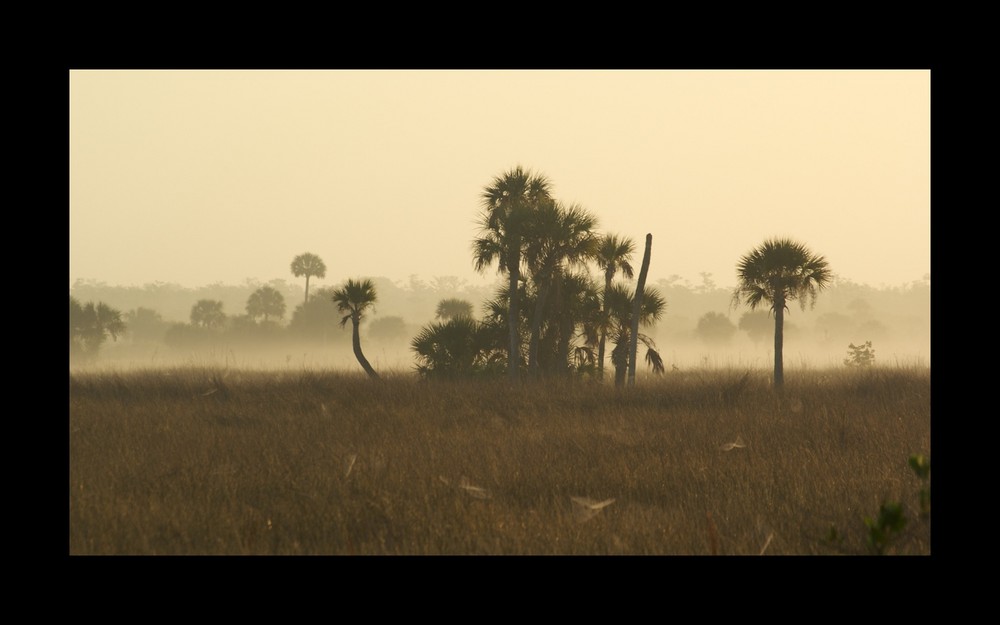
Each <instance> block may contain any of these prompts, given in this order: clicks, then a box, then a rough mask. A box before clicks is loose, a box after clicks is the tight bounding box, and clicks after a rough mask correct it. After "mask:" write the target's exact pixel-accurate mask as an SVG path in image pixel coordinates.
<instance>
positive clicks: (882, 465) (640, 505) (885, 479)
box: [69, 368, 931, 555]
mask: <svg viewBox="0 0 1000 625" xmlns="http://www.w3.org/2000/svg"><path fill="white" fill-rule="evenodd" d="M769 381H770V379H769V375H768V373H767V372H753V373H750V374H746V373H745V372H741V371H715V372H708V371H706V372H701V373H698V372H695V373H690V374H679V373H673V374H671V375H667V376H665V377H663V378H645V379H642V380H640V384H639V385H638V386H637V387H635V388H632V389H626V390H624V391H619V390H616V389H614V388H613V387H611V386H609V385H603V386H602V385H598V384H592V383H586V382H577V383H568V382H566V383H563V382H546V383H544V384H538V385H525V386H523V387H521V388H514V389H512V388H510V387H508V386H507V384H506V383H505V382H504V381H496V382H490V381H474V382H441V383H438V382H433V383H432V382H424V381H418V380H416V379H414V378H413V377H412V376H410V375H407V374H396V375H389V376H386V379H384V380H382V381H372V380H369V379H367V378H365V377H363V376H362V375H348V374H344V373H335V372H324V371H312V370H303V371H296V372H289V371H284V372H277V371H275V372H266V371H229V372H223V371H221V370H218V369H198V368H184V369H166V370H148V371H133V372H103V373H86V372H74V373H72V374H71V375H70V393H69V401H70V410H69V428H70V432H69V437H70V438H69V442H70V458H69V460H70V463H69V468H70V471H69V478H70V483H69V551H70V553H71V554H74V555H77V554H338V555H339V554H406V555H421V554H470V555H471V554H650V555H708V554H720V555H758V554H761V553H763V554H764V555H788V554H841V553H846V554H855V553H857V554H862V553H867V547H866V542H865V540H866V532H867V529H866V527H865V526H864V522H863V518H864V517H865V516H875V515H876V514H877V513H878V509H879V505H880V504H881V503H883V502H889V501H899V502H902V503H903V504H904V507H905V510H906V514H907V517H908V518H909V523H908V526H907V527H906V529H905V531H904V532H903V534H902V535H901V536H900V537H899V538H898V540H896V541H895V543H894V544H893V545H892V547H891V549H890V550H889V553H896V554H929V553H930V522H929V520H921V519H919V518H918V510H917V505H918V495H917V493H918V490H919V489H920V487H921V483H920V482H919V480H918V479H917V478H916V476H915V475H914V474H913V473H912V471H911V470H910V469H909V467H908V466H907V458H908V457H909V455H910V454H913V453H923V454H925V455H928V456H929V455H930V452H931V449H930V443H931V440H930V406H931V402H930V372H929V370H927V369H926V368H924V369H909V370H887V369H873V370H870V371H853V370H848V369H846V368H845V369H840V370H830V371H795V372H789V373H788V374H787V379H786V389H785V393H784V399H781V398H779V397H778V396H777V395H775V393H774V392H773V391H772V390H771V389H770V385H769ZM733 443H740V444H742V445H743V446H742V447H741V446H739V445H732V444H733ZM731 445H732V446H731ZM609 500H613V501H609ZM602 504H603V505H602ZM831 527H833V528H835V529H836V531H837V532H838V534H839V539H838V540H836V541H831V540H828V536H829V534H830V528H831Z"/></svg>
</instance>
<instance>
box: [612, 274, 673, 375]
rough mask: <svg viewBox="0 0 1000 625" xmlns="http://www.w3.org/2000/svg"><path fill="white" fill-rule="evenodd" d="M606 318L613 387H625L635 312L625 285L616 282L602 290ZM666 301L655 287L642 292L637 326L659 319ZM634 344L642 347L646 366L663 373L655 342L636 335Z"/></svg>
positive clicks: (655, 371)
mask: <svg viewBox="0 0 1000 625" xmlns="http://www.w3.org/2000/svg"><path fill="white" fill-rule="evenodd" d="M605 302H607V306H608V309H607V315H608V319H609V331H608V336H609V337H610V338H611V341H612V342H613V343H614V344H615V348H614V349H613V350H611V364H612V365H614V367H615V386H622V385H623V384H625V376H626V374H627V373H628V370H629V368H630V364H631V363H630V358H629V353H630V351H631V350H630V344H631V340H630V339H631V337H632V326H633V323H632V315H633V314H634V309H635V293H634V292H633V291H632V290H631V289H630V288H628V287H627V286H625V285H623V284H621V283H618V284H613V285H611V288H610V289H608V290H607V291H606V298H605ZM666 308H667V302H666V300H665V299H663V296H662V295H661V294H660V292H659V290H657V289H656V287H645V288H644V289H643V296H642V302H641V304H640V310H639V325H643V326H648V325H651V324H652V323H653V322H655V321H657V320H658V319H660V317H662V316H663V313H664V311H665V310H666ZM636 343H642V344H643V345H645V346H646V363H647V364H649V366H650V367H651V368H652V369H653V372H654V373H663V359H662V358H661V357H660V354H659V352H658V351H657V349H656V343H654V342H653V339H652V338H650V337H648V336H646V335H645V334H642V333H639V332H636Z"/></svg>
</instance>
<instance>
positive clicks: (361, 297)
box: [331, 279, 379, 379]
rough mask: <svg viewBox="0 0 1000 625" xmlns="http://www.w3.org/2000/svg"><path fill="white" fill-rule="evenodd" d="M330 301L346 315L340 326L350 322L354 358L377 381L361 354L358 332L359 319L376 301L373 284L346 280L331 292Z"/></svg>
mask: <svg viewBox="0 0 1000 625" xmlns="http://www.w3.org/2000/svg"><path fill="white" fill-rule="evenodd" d="M331 299H332V300H333V303H334V304H336V305H337V310H339V311H340V312H342V313H347V314H346V315H344V317H343V318H342V319H341V320H340V325H341V326H344V325H346V324H347V320H348V319H350V320H351V324H352V325H353V329H354V334H353V336H352V342H353V345H354V357H355V358H357V359H358V362H359V363H361V368H362V369H364V370H365V373H367V374H368V375H369V376H370V377H372V378H376V379H377V378H378V377H379V376H378V373H376V372H375V369H372V366H371V364H369V363H368V359H367V358H365V355H364V354H363V353H362V352H361V334H360V332H359V327H360V325H361V319H362V318H363V317H364V315H365V312H367V311H368V309H369V308H371V307H372V306H373V305H374V304H375V302H376V300H377V299H378V296H377V294H376V293H375V283H373V282H372V281H371V280H368V279H365V280H360V279H359V280H348V281H347V283H346V284H345V285H344V286H342V287H340V288H339V289H336V290H335V291H334V292H333V295H332V297H331Z"/></svg>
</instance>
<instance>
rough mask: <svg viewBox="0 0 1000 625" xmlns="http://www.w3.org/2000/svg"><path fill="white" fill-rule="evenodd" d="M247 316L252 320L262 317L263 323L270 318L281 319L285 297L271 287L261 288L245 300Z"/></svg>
mask: <svg viewBox="0 0 1000 625" xmlns="http://www.w3.org/2000/svg"><path fill="white" fill-rule="evenodd" d="M247 314H248V315H250V317H251V318H252V319H254V320H256V319H257V317H263V318H264V323H267V319H268V317H270V316H272V315H273V316H275V317H277V318H278V319H281V318H282V317H284V316H285V296H284V295H282V294H281V291H278V290H277V289H275V288H274V287H271V286H262V287H260V288H259V289H257V290H256V291H254V292H253V293H251V294H250V297H249V298H247Z"/></svg>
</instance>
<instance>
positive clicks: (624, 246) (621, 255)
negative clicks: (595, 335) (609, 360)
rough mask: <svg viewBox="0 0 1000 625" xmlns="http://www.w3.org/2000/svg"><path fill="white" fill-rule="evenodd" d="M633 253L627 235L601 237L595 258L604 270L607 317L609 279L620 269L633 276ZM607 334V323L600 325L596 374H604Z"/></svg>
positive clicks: (631, 242)
mask: <svg viewBox="0 0 1000 625" xmlns="http://www.w3.org/2000/svg"><path fill="white" fill-rule="evenodd" d="M634 253H635V241H633V240H632V239H630V238H628V237H620V236H618V235H616V234H608V235H605V236H604V237H602V238H601V240H600V242H599V244H598V247H597V255H596V256H595V260H596V261H597V267H598V268H599V269H601V270H602V271H603V272H604V293H605V295H604V297H603V298H602V307H601V310H602V312H604V313H605V317H607V310H608V301H607V293H608V291H610V290H611V281H612V280H614V278H615V275H617V274H618V272H619V271H620V272H621V274H622V275H623V276H624V277H626V278H628V279H629V280H631V279H632V277H633V276H635V272H634V270H633V269H632V264H631V260H632V254H634ZM607 336H608V328H607V323H604V324H602V327H601V342H600V344H599V345H598V349H597V375H598V377H603V376H604V345H605V342H606V340H607Z"/></svg>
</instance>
